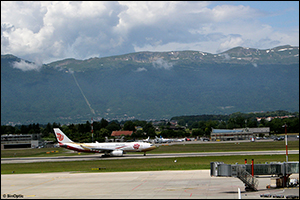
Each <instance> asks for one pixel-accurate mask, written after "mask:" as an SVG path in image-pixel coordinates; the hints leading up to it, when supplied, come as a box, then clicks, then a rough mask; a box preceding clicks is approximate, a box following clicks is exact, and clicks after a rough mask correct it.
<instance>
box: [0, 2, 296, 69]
mask: <svg viewBox="0 0 300 200" xmlns="http://www.w3.org/2000/svg"><path fill="white" fill-rule="evenodd" d="M244 4H246V3H244ZM265 4H266V3H265ZM270 4H272V2H270ZM263 9H264V8H261V9H256V8H252V7H251V6H245V5H230V2H223V3H220V2H202V1H201V2H200V1H196V2H193V1H191V2H189V1H183V2H181V1H175V2H170V1H162V2H140V1H130V2H127V1H120V2H116V1H108V2H107V1H100V2H99V1H83V2H81V1H71V2H67V1H58V2H44V1H40V2H39V1H30V2H29V1H25V2H22V1H21V2H20V1H1V54H13V55H16V56H18V57H22V58H25V59H26V60H37V58H38V60H40V61H42V62H43V63H49V62H52V61H55V60H59V59H64V58H70V57H72V58H76V59H88V58H90V57H92V56H93V57H95V56H97V57H105V56H112V55H120V54H126V53H132V52H135V51H178V50H198V51H203V52H209V53H217V52H222V51H225V50H228V49H229V48H233V47H235V46H244V47H251V48H262V49H267V48H273V47H274V45H275V44H276V45H284V44H290V45H296V46H297V45H299V26H298V25H296V26H291V27H284V28H282V29H279V28H276V29H275V27H273V26H272V25H270V24H268V23H263V22H262V21H263V20H264V19H266V18H268V19H271V18H272V17H273V16H274V13H271V14H269V13H268V12H265V11H263ZM290 12H292V11H290ZM296 12H298V15H299V10H297V11H296ZM283 14H288V12H283V13H280V14H277V16H276V17H280V16H281V15H283ZM295 20H296V21H297V20H298V23H299V18H298V19H295ZM298 23H297V24H298Z"/></svg>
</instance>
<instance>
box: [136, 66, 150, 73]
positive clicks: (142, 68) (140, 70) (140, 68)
mask: <svg viewBox="0 0 300 200" xmlns="http://www.w3.org/2000/svg"><path fill="white" fill-rule="evenodd" d="M143 71H148V70H147V69H146V68H145V67H139V68H138V69H137V70H136V71H135V72H143Z"/></svg>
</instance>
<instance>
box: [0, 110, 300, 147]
mask: <svg viewBox="0 0 300 200" xmlns="http://www.w3.org/2000/svg"><path fill="white" fill-rule="evenodd" d="M178 124H179V125H178V126H179V127H180V126H181V127H184V124H183V121H182V120H181V119H179V120H178ZM284 124H287V132H288V133H299V116H295V117H291V118H285V119H280V118H275V119H273V120H272V121H266V120H261V121H260V122H259V123H258V122H257V120H256V119H255V120H254V119H253V118H245V117H244V116H242V115H236V116H233V117H230V118H229V119H228V120H227V121H223V120H207V121H195V122H193V123H191V124H190V125H188V127H185V128H186V129H183V128H182V129H179V130H174V129H172V128H171V127H172V126H171V123H170V122H163V121H162V122H161V123H160V124H159V125H158V126H153V124H152V122H147V121H139V120H134V121H126V122H123V121H122V122H120V123H119V122H118V121H111V122H108V121H107V120H105V119H103V118H102V119H101V121H99V122H98V121H94V122H93V138H92V134H91V126H92V125H91V123H90V122H89V121H87V122H86V123H85V124H70V125H61V124H59V123H53V124H50V123H48V124H47V125H39V124H30V125H21V126H15V127H13V126H6V125H3V126H1V135H2V134H32V133H40V134H41V135H42V138H44V139H47V140H49V139H50V140H55V136H54V133H53V128H60V129H61V130H62V131H63V132H64V133H65V134H66V135H67V136H68V137H69V138H70V139H71V140H73V141H77V142H91V141H92V140H93V141H98V142H103V141H105V137H108V138H110V136H111V133H112V131H116V130H130V131H133V132H134V133H133V134H132V135H131V136H126V137H125V139H127V140H129V139H142V138H147V137H148V136H150V138H154V137H155V136H157V135H161V136H162V137H165V138H181V137H197V136H198V137H209V136H210V133H211V130H212V128H214V129H233V128H245V127H249V128H251V127H270V132H271V134H280V133H284V131H285V129H284V127H283V125H284ZM136 127H142V129H139V130H136Z"/></svg>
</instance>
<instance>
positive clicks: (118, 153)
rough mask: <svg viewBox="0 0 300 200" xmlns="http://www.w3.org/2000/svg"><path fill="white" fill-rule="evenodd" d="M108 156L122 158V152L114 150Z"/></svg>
mask: <svg viewBox="0 0 300 200" xmlns="http://www.w3.org/2000/svg"><path fill="white" fill-rule="evenodd" d="M110 156H123V151H122V150H114V151H112V152H110Z"/></svg>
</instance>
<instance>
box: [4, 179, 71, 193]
mask: <svg viewBox="0 0 300 200" xmlns="http://www.w3.org/2000/svg"><path fill="white" fill-rule="evenodd" d="M60 178H70V177H68V176H58V177H53V178H51V180H48V181H45V182H42V183H38V184H35V185H31V186H28V187H25V188H21V189H18V190H13V191H11V192H9V193H15V192H16V191H19V190H25V189H28V188H32V187H36V186H39V185H43V184H45V183H48V182H51V181H54V180H55V179H60Z"/></svg>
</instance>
